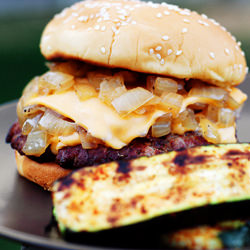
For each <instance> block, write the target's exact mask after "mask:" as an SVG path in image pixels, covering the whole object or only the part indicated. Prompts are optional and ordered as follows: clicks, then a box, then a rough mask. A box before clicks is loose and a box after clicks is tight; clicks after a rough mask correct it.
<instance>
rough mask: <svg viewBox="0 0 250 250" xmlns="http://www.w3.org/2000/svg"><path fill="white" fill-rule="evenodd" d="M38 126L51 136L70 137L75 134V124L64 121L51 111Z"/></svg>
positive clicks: (45, 114) (46, 113)
mask: <svg viewBox="0 0 250 250" xmlns="http://www.w3.org/2000/svg"><path fill="white" fill-rule="evenodd" d="M38 125H39V126H40V128H41V129H43V130H45V131H46V132H47V133H48V134H50V135H70V134H72V133H74V132H75V123H73V122H68V121H65V120H63V117H61V116H60V115H59V114H57V113H55V112H53V111H52V110H49V109H47V110H46V112H45V113H44V115H43V117H42V118H41V119H40V121H39V123H38Z"/></svg>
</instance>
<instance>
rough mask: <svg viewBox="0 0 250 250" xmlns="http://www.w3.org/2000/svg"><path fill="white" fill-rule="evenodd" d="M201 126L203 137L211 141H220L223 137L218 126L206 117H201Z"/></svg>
mask: <svg viewBox="0 0 250 250" xmlns="http://www.w3.org/2000/svg"><path fill="white" fill-rule="evenodd" d="M199 125H200V128H201V132H202V135H203V137H204V138H205V139H206V140H207V141H208V142H211V143H220V142H221V138H220V134H219V132H218V128H217V126H216V125H215V124H214V123H213V122H211V121H210V120H208V119H207V118H205V117H200V124H199Z"/></svg>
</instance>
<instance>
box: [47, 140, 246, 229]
mask: <svg viewBox="0 0 250 250" xmlns="http://www.w3.org/2000/svg"><path fill="white" fill-rule="evenodd" d="M249 160H250V144H227V145H210V146H202V147H195V148H190V149H186V150H182V151H173V152H170V153H167V154H162V155H157V156H153V157H150V158H146V157H142V158H139V159H136V160H132V161H128V162H111V163H107V164H103V165H100V166H98V167H95V168H94V167H90V168H83V169H80V170H78V171H75V172H73V173H72V174H71V175H69V176H68V177H66V178H65V179H63V180H60V181H58V182H56V183H55V185H54V187H53V194H52V198H53V204H54V215H55V217H56V219H57V221H58V224H59V228H60V230H61V231H62V232H63V231H65V230H66V229H70V230H71V231H73V232H97V231H100V230H104V229H111V228H115V227H120V226H125V225H130V224H134V223H138V222H142V221H145V220H149V219H152V218H155V217H157V216H160V215H165V214H169V213H173V212H178V211H183V210H187V209H191V208H196V207H200V206H204V205H209V204H210V205H212V204H218V203H223V202H233V201H242V200H247V199H250V161H249Z"/></svg>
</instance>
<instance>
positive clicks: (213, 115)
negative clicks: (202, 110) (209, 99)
mask: <svg viewBox="0 0 250 250" xmlns="http://www.w3.org/2000/svg"><path fill="white" fill-rule="evenodd" d="M219 110H220V109H219V108H218V107H216V106H214V105H208V107H207V110H206V117H207V118H208V119H209V120H210V121H212V122H217V121H218V113H219Z"/></svg>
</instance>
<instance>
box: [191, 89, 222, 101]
mask: <svg viewBox="0 0 250 250" xmlns="http://www.w3.org/2000/svg"><path fill="white" fill-rule="evenodd" d="M226 95H227V91H225V90H224V89H222V88H218V87H205V86H204V87H195V88H192V89H191V90H190V91H189V93H188V96H192V97H193V96H195V97H204V98H209V99H213V100H216V101H223V100H225V97H226Z"/></svg>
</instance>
